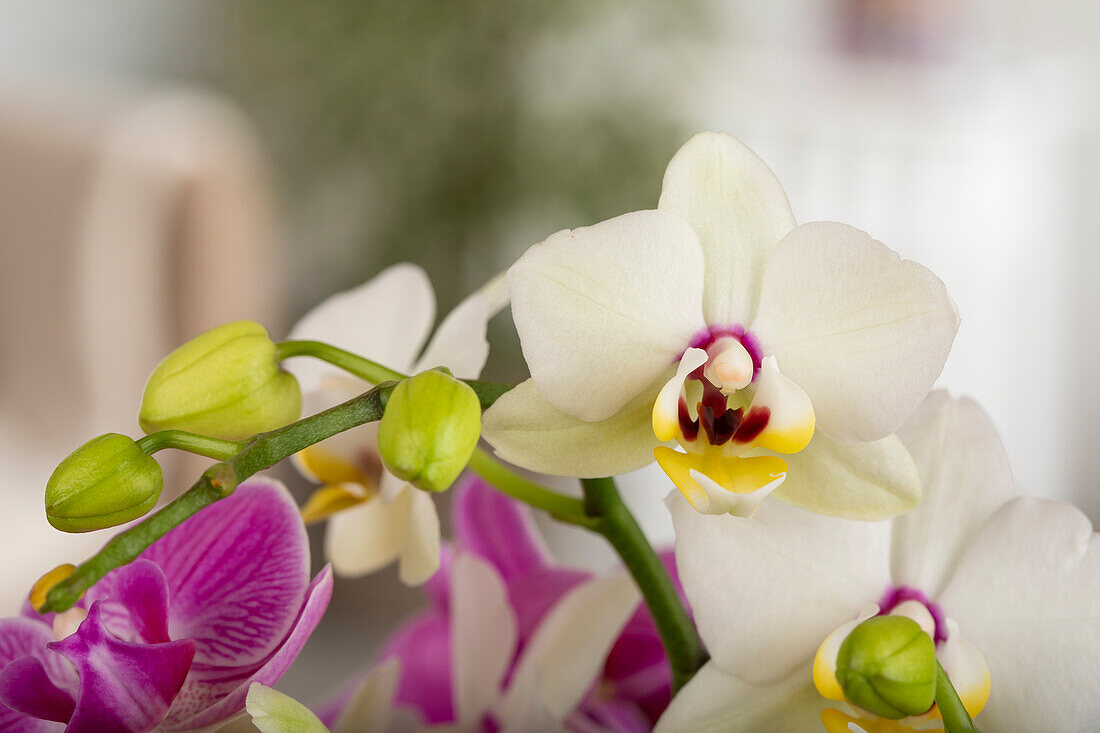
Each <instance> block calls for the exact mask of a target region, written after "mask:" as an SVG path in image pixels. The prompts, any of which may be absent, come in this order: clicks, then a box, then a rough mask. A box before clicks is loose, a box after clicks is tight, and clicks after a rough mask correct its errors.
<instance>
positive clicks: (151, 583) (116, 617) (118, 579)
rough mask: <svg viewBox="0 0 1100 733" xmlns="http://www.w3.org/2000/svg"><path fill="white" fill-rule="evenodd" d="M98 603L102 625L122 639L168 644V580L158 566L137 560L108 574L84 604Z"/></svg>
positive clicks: (86, 597)
mask: <svg viewBox="0 0 1100 733" xmlns="http://www.w3.org/2000/svg"><path fill="white" fill-rule="evenodd" d="M99 599H102V601H103V603H101V604H100V609H99V610H100V614H101V616H102V618H103V623H104V624H105V625H106V626H107V628H108V629H109V630H110V632H111V633H112V634H114V635H115V636H117V637H118V638H119V639H122V640H123V641H133V642H139V641H141V642H145V643H147V644H156V643H160V642H164V641H168V640H169V635H168V580H167V578H165V576H164V572H163V571H162V570H161V569H160V567H159V566H158V565H157V564H156V563H154V562H152V561H150V560H145V559H138V560H135V561H134V562H132V563H130V564H128V565H124V566H122V567H121V568H116V569H115V570H112V571H111V572H109V573H107V575H106V576H104V577H103V579H102V580H100V581H99V582H98V583H96V584H95V586H94V587H93V588H92V590H91V592H89V593H88V594H87V595H86V596H85V598H84V599H83V600H84V601H85V602H87V603H91V602H94V601H96V600H99Z"/></svg>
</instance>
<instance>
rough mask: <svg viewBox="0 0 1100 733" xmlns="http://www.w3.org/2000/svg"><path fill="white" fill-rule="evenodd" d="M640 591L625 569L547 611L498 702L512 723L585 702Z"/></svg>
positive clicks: (558, 714)
mask: <svg viewBox="0 0 1100 733" xmlns="http://www.w3.org/2000/svg"><path fill="white" fill-rule="evenodd" d="M639 600H640V595H639V593H638V589H637V587H636V586H635V585H634V581H633V580H632V579H631V578H630V576H629V575H627V574H626V573H625V572H618V573H614V574H612V575H609V576H606V577H602V578H594V579H592V580H588V581H585V582H584V583H582V584H581V585H579V586H577V587H576V588H574V589H573V590H571V591H570V592H569V593H568V594H566V595H565V596H564V597H563V598H562V599H561V600H559V601H558V603H557V604H556V605H555V606H554V608H553V609H552V610H551V611H550V612H549V613H548V614H547V615H546V617H545V618H544V619H543V620H542V622H541V623H540V624H539V626H538V628H537V629H536V630H535V633H534V635H533V636H532V637H531V640H530V642H529V643H528V645H527V647H526V648H525V649H524V651H523V655H522V656H521V657H520V659H519V662H518V663H517V665H516V670H515V673H514V674H513V676H512V683H511V685H510V686H509V689H508V691H507V692H506V693H505V697H504V699H503V700H502V701H501V704H500V706H499V707H498V712H499V713H500V715H501V720H502V723H504V726H505V727H506V728H512V729H515V730H521V729H524V726H523V725H522V724H521V721H523V720H529V719H531V717H532V712H534V719H535V720H538V719H545V716H546V714H549V715H550V716H551V717H552V718H553V719H554V720H557V721H559V722H560V721H563V720H565V718H566V717H567V716H568V715H569V714H570V713H572V712H573V710H574V709H575V708H576V707H577V705H578V704H580V701H581V699H582V698H583V697H584V695H585V693H587V692H588V690H589V688H590V687H591V686H592V683H593V681H594V680H595V678H596V676H597V675H598V674H599V672H600V670H601V669H602V668H603V664H604V661H605V660H606V658H607V654H608V652H610V651H611V647H612V646H613V645H614V643H615V640H616V639H617V638H618V636H619V633H620V632H621V631H622V628H623V626H624V625H625V624H626V622H627V621H628V620H629V619H630V617H631V616H632V615H633V614H634V611H635V609H636V608H637V606H638V602H639Z"/></svg>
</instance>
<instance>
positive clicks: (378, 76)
mask: <svg viewBox="0 0 1100 733" xmlns="http://www.w3.org/2000/svg"><path fill="white" fill-rule="evenodd" d="M230 27H231V29H232V30H231V38H230V39H229V42H228V43H221V44H219V47H220V48H222V49H228V50H227V51H222V52H221V53H222V55H221V56H220V58H218V59H217V61H216V67H217V68H216V69H215V73H216V75H217V77H218V81H219V83H220V84H224V85H226V86H228V87H229V89H228V91H229V92H230V94H232V96H233V97H235V98H236V99H238V100H240V101H241V102H243V104H244V105H245V107H246V109H247V110H248V111H249V112H250V114H251V116H252V117H253V119H254V120H255V121H256V122H257V124H258V125H259V126H260V128H261V131H262V134H263V135H264V136H265V138H266V143H267V145H268V147H269V152H270V153H271V154H272V155H273V156H274V161H275V167H276V173H277V176H278V182H279V186H280V193H281V203H282V206H283V211H284V214H285V215H286V217H287V220H288V221H287V223H288V224H289V225H290V232H291V235H290V236H291V240H292V241H291V242H289V243H288V244H289V248H288V259H287V262H286V264H287V269H288V273H287V274H288V275H289V280H290V283H289V287H290V291H289V292H288V293H285V294H284V300H286V301H287V302H288V303H289V307H288V313H287V316H288V318H295V317H297V316H298V315H300V314H301V313H302V312H304V311H305V310H306V309H308V308H309V307H310V306H312V305H313V304H314V303H316V302H317V301H318V300H319V299H321V298H323V297H324V296H326V295H328V294H330V293H332V292H335V291H337V290H341V289H345V288H348V287H352V286H354V285H356V284H358V283H360V282H362V281H363V280H365V279H366V278H368V277H370V276H371V275H373V274H374V273H376V272H377V271H378V270H379V269H381V268H382V267H384V266H386V265H388V264H391V263H393V262H397V261H402V260H412V261H415V262H417V263H419V264H421V265H422V266H423V267H424V268H425V269H426V270H427V271H428V274H429V275H430V276H431V278H432V282H433V283H434V284H435V286H436V290H437V294H438V300H439V304H440V308H439V316H440V317H441V316H442V314H443V313H445V312H446V309H447V308H449V307H450V306H451V305H453V304H454V303H456V302H457V301H458V300H459V299H460V298H461V296H462V295H463V294H464V293H466V292H468V291H469V290H470V289H472V288H474V287H476V286H477V285H479V284H480V283H481V282H482V281H484V280H485V279H487V278H488V277H489V276H491V275H492V274H493V272H495V271H498V270H500V269H503V268H504V267H506V266H507V264H508V263H509V262H510V261H511V260H512V259H514V257H516V256H518V255H519V254H520V253H521V252H522V251H523V250H524V249H525V248H526V247H527V246H529V245H530V244H533V243H534V242H536V241H539V240H541V239H542V238H544V237H545V236H546V235H548V234H550V233H552V232H553V231H556V230H557V229H562V228H571V227H575V226H581V225H584V224H589V223H593V222H596V221H599V220H601V219H605V218H608V217H611V216H614V215H617V214H619V213H622V212H625V211H630V210H634V209H640V208H650V207H653V206H655V205H656V200H657V195H658V193H659V190H660V181H661V175H662V172H663V169H664V165H665V164H666V163H667V161H668V158H669V157H670V156H671V154H672V152H673V151H674V150H675V149H676V147H677V146H678V145H679V144H680V143H681V142H682V141H683V139H685V138H686V136H687V134H688V131H686V130H685V129H684V126H683V124H682V123H681V121H680V120H679V119H678V117H677V114H676V111H675V105H674V104H672V103H671V102H670V100H671V99H672V94H673V93H674V92H675V91H676V89H677V87H679V86H680V85H682V84H683V79H681V78H679V74H678V69H677V58H678V56H679V55H682V54H683V53H684V52H685V51H687V52H690V49H692V48H693V47H694V46H696V45H698V44H702V43H705V42H706V41H705V40H704V39H705V35H706V34H705V28H706V27H707V12H706V11H705V5H703V4H702V3H700V2H698V1H697V0H688V1H687V2H677V3H670V4H659V3H654V4H648V3H642V4H630V3H621V2H610V3H604V2H592V1H588V2H585V1H584V0H563V1H562V2H524V1H514V0H473V1H470V2H458V1H446V0H401V1H393V2H390V1H375V2H348V1H347V0H320V1H319V2H310V3H291V2H261V3H248V4H245V5H241V6H236V9H235V12H234V14H233V16H232V18H231V24H230ZM578 36H579V37H580V38H581V39H582V40H581V41H580V42H574V41H575V39H576V38H578ZM559 72H560V73H559ZM570 85H573V86H578V85H579V86H581V87H583V88H585V89H587V90H589V92H588V93H578V94H575V95H571V94H570V92H569V88H570ZM505 340H506V339H505ZM504 346H505V348H504V349H503V350H502V351H503V363H504V366H503V367H502V370H503V371H504V372H506V373H507V372H511V371H513V369H512V367H514V366H515V365H516V361H515V358H514V357H515V350H514V344H512V346H511V347H509V346H507V344H505V345H504ZM509 352H511V356H509Z"/></svg>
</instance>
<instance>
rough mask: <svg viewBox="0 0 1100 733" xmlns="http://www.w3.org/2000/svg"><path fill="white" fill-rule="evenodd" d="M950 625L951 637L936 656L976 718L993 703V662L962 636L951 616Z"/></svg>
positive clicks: (967, 707) (971, 715) (961, 698)
mask: <svg viewBox="0 0 1100 733" xmlns="http://www.w3.org/2000/svg"><path fill="white" fill-rule="evenodd" d="M947 624H948V628H949V629H950V631H949V633H948V634H947V640H946V641H945V642H943V644H942V645H941V646H940V648H939V649H938V650H937V652H936V656H937V657H939V661H940V664H941V665H942V666H943V671H944V672H945V673H947V678H948V679H949V680H951V686H952V687H954V688H955V692H957V693H958V694H959V699H960V700H961V701H962V704H963V707H965V708H966V712H968V713H970V717H971V718H974V717H977V715H978V713H980V712H982V710H983V709H984V708H985V704H986V703H987V702H989V693H990V691H991V689H990V686H991V683H992V680H991V678H990V676H989V665H988V664H987V663H986V661H985V657H984V656H983V655H982V653H981V652H980V651H978V648H977V647H976V646H974V645H973V644H971V643H970V642H969V641H967V640H966V639H964V638H963V637H962V635H961V634H960V633H959V627H958V624H957V623H955V621H954V620H951V619H948V621H947Z"/></svg>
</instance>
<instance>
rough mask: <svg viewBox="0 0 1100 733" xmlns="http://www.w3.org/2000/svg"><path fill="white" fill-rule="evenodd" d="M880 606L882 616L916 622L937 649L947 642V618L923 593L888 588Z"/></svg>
mask: <svg viewBox="0 0 1100 733" xmlns="http://www.w3.org/2000/svg"><path fill="white" fill-rule="evenodd" d="M878 605H879V615H880V616H884V615H886V614H894V615H899V616H908V617H909V618H911V619H913V620H914V621H916V622H917V623H918V624H919V625H920V627H921V628H922V629H924V632H925V633H926V634H928V635H929V636H931V637H932V639H933V640H935V642H936V646H937V647H938V646H939V645H940V644H942V643H944V642H946V641H947V635H948V630H947V617H946V616H944V614H943V610H942V609H941V608H940V607H939V605H937V604H936V603H933V602H932V601H931V600H929V598H928V596H926V595H925V594H924V592H923V591H921V590H919V589H917V588H911V587H909V586H907V585H900V586H893V585H891V586H887V588H886V591H885V592H884V593H883V594H882V599H881V600H880V601H879V602H878Z"/></svg>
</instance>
